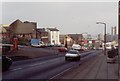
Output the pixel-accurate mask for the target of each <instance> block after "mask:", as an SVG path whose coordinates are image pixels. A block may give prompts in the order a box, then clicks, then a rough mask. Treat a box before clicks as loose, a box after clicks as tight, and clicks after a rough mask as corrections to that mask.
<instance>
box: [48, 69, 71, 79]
mask: <svg viewBox="0 0 120 81" xmlns="http://www.w3.org/2000/svg"><path fill="white" fill-rule="evenodd" d="M72 68H73V67H70V68H68V69H66V70H64V71H62V72H61V73H59V74H57V75H55V76H53V77H51V78H50V79H49V80H51V79H54V78H55V77H57V76H59V75H61V74H63V73H65V72H67V71H69V70H70V69H72ZM49 80H48V81H49Z"/></svg>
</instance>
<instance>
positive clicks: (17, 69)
mask: <svg viewBox="0 0 120 81" xmlns="http://www.w3.org/2000/svg"><path fill="white" fill-rule="evenodd" d="M20 69H22V68H16V69H12V70H11V71H16V70H20Z"/></svg>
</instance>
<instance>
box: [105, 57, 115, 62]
mask: <svg viewBox="0 0 120 81" xmlns="http://www.w3.org/2000/svg"><path fill="white" fill-rule="evenodd" d="M115 62H116V58H115V57H113V58H109V57H107V63H115Z"/></svg>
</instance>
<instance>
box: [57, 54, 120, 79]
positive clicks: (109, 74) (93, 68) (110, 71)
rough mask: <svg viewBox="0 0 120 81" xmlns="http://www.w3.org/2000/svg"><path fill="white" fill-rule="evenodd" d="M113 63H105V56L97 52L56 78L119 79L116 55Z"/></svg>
mask: <svg viewBox="0 0 120 81" xmlns="http://www.w3.org/2000/svg"><path fill="white" fill-rule="evenodd" d="M116 59H117V60H116V62H115V63H107V56H106V55H104V54H99V55H97V56H96V57H93V58H91V59H89V60H88V61H87V62H84V63H82V64H81V65H79V66H78V67H75V68H73V69H71V70H70V71H67V72H65V73H64V74H62V75H61V76H59V77H57V79H89V80H91V79H92V80H93V81H97V80H99V81H102V80H103V81H109V80H110V81H120V75H119V69H120V68H119V66H118V57H116Z"/></svg>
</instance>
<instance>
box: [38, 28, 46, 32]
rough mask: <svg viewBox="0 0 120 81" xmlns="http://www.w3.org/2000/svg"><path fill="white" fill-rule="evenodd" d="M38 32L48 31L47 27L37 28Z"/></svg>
mask: <svg viewBox="0 0 120 81" xmlns="http://www.w3.org/2000/svg"><path fill="white" fill-rule="evenodd" d="M37 32H46V33H47V31H45V28H37Z"/></svg>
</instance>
